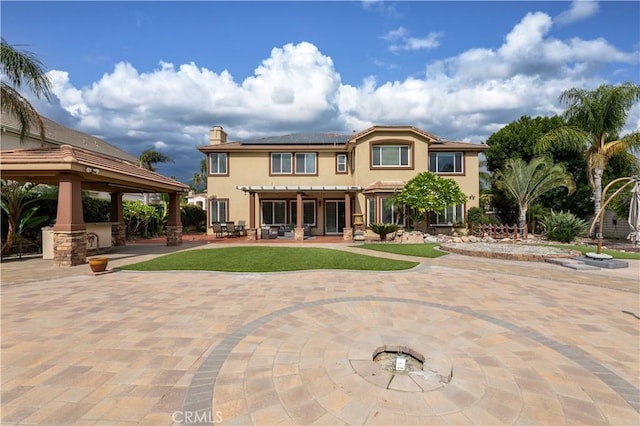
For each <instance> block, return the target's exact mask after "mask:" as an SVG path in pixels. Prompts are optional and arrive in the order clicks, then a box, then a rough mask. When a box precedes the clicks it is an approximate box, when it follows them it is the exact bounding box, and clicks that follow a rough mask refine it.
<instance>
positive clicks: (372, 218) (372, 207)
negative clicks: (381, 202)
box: [367, 197, 376, 225]
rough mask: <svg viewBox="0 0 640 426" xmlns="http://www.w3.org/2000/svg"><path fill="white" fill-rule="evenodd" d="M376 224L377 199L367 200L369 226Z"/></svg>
mask: <svg viewBox="0 0 640 426" xmlns="http://www.w3.org/2000/svg"><path fill="white" fill-rule="evenodd" d="M372 223H376V199H375V198H374V197H370V198H367V225H370V224H372Z"/></svg>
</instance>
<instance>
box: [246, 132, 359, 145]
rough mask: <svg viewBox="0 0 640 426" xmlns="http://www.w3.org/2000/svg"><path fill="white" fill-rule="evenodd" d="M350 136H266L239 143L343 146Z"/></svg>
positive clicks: (313, 134)
mask: <svg viewBox="0 0 640 426" xmlns="http://www.w3.org/2000/svg"><path fill="white" fill-rule="evenodd" d="M349 137H350V135H341V134H337V133H309V134H306V133H305V134H293V135H281V136H268V137H266V138H260V139H251V140H245V141H240V143H241V144H242V145H334V144H344V143H346V142H347V140H349Z"/></svg>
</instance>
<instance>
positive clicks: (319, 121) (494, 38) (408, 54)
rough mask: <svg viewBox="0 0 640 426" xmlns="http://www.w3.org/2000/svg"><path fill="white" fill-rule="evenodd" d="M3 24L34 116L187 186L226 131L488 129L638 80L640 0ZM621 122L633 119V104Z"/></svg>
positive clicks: (15, 8) (404, 5)
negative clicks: (35, 65) (36, 70)
mask: <svg viewBox="0 0 640 426" xmlns="http://www.w3.org/2000/svg"><path fill="white" fill-rule="evenodd" d="M0 8H1V9H0V11H1V24H2V26H1V31H2V37H4V38H5V39H6V40H7V42H9V43H10V44H13V45H20V46H19V48H23V49H26V50H29V51H31V52H33V53H35V54H36V55H37V56H38V57H39V58H40V59H41V60H42V62H43V63H44V64H45V66H46V67H47V69H48V70H49V76H50V78H51V81H52V83H53V92H54V95H55V96H54V98H53V99H52V101H51V102H50V103H46V104H45V103H43V102H42V101H38V100H34V103H35V104H36V106H37V107H38V109H39V110H40V112H41V113H42V114H43V115H46V116H48V117H50V118H52V119H54V120H56V121H58V122H60V123H61V124H64V125H67V126H70V127H73V128H76V129H78V130H81V131H84V132H87V133H90V134H94V135H97V136H99V137H102V138H104V139H105V140H107V141H109V142H111V143H113V144H115V145H117V146H119V147H120V148H122V149H124V150H126V151H128V152H130V153H132V154H134V155H138V154H139V153H140V152H141V151H143V150H144V149H148V148H153V149H157V150H159V151H162V152H164V153H166V154H167V155H169V156H171V157H172V158H174V160H175V161H174V163H171V164H166V165H161V166H160V167H159V170H160V172H162V173H164V174H167V175H175V176H177V177H178V178H179V179H180V180H182V181H185V182H187V183H189V181H190V179H191V177H192V175H193V173H194V172H196V171H197V170H198V164H199V160H200V158H202V154H200V153H199V152H198V151H197V150H196V149H195V147H196V146H199V145H203V144H206V143H207V138H208V129H209V128H210V127H212V126H214V125H222V126H223V127H224V128H225V130H226V131H227V132H228V134H229V139H230V140H238V139H246V138H252V137H260V136H266V135H278V134H288V133H298V132H324V131H331V132H344V133H350V132H352V131H354V130H355V131H360V130H363V129H365V128H366V127H368V126H370V125H373V124H409V125H413V126H416V127H419V128H421V129H424V130H426V131H428V132H430V133H434V134H436V135H438V136H442V137H446V138H448V139H450V140H464V141H470V142H477V143H479V142H482V141H484V140H486V138H488V137H489V136H490V135H491V134H492V133H493V132H495V131H497V130H499V129H500V128H502V127H503V126H504V125H506V124H508V123H509V122H511V121H514V120H517V119H518V118H520V117H521V116H522V115H525V114H526V115H530V116H538V115H547V116H550V115H554V114H558V113H561V112H562V105H560V104H559V103H558V96H559V95H560V93H561V92H562V91H563V90H566V89H568V88H570V87H581V88H594V87H596V86H598V85H599V84H602V83H610V84H616V83H620V82H625V81H633V82H636V83H638V82H640V32H639V31H640V30H639V29H638V20H639V19H640V2H637V1H626V2H611V1H606V2H604V1H603V2H593V1H578V2H560V1H546V2H482V1H475V2H434V1H422V2H408V1H399V2H371V1H366V2H356V1H351V2H338V1H334V2H270V1H264V2H243V1H239V2H204V1H200V2H157V1H149V2H125V1H121V2H29V1H27V2H25V1H21V2H11V1H2V3H1V4H0ZM627 127H628V129H629V130H630V129H637V128H640V108H638V107H635V108H634V109H633V111H632V113H631V116H630V119H629V122H628V125H627Z"/></svg>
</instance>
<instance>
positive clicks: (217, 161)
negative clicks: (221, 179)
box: [209, 152, 228, 175]
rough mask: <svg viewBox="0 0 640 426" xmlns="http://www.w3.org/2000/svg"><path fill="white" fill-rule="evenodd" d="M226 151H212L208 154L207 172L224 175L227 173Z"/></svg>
mask: <svg viewBox="0 0 640 426" xmlns="http://www.w3.org/2000/svg"><path fill="white" fill-rule="evenodd" d="M227 159H228V157H227V153H226V152H212V153H210V154H209V174H212V175H226V174H227Z"/></svg>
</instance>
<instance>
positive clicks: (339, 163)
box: [336, 154, 347, 173]
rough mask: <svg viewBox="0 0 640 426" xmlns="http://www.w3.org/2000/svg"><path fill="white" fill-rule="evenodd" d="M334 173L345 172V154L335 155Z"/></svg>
mask: <svg viewBox="0 0 640 426" xmlns="http://www.w3.org/2000/svg"><path fill="white" fill-rule="evenodd" d="M336 173H347V154H337V155H336Z"/></svg>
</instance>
